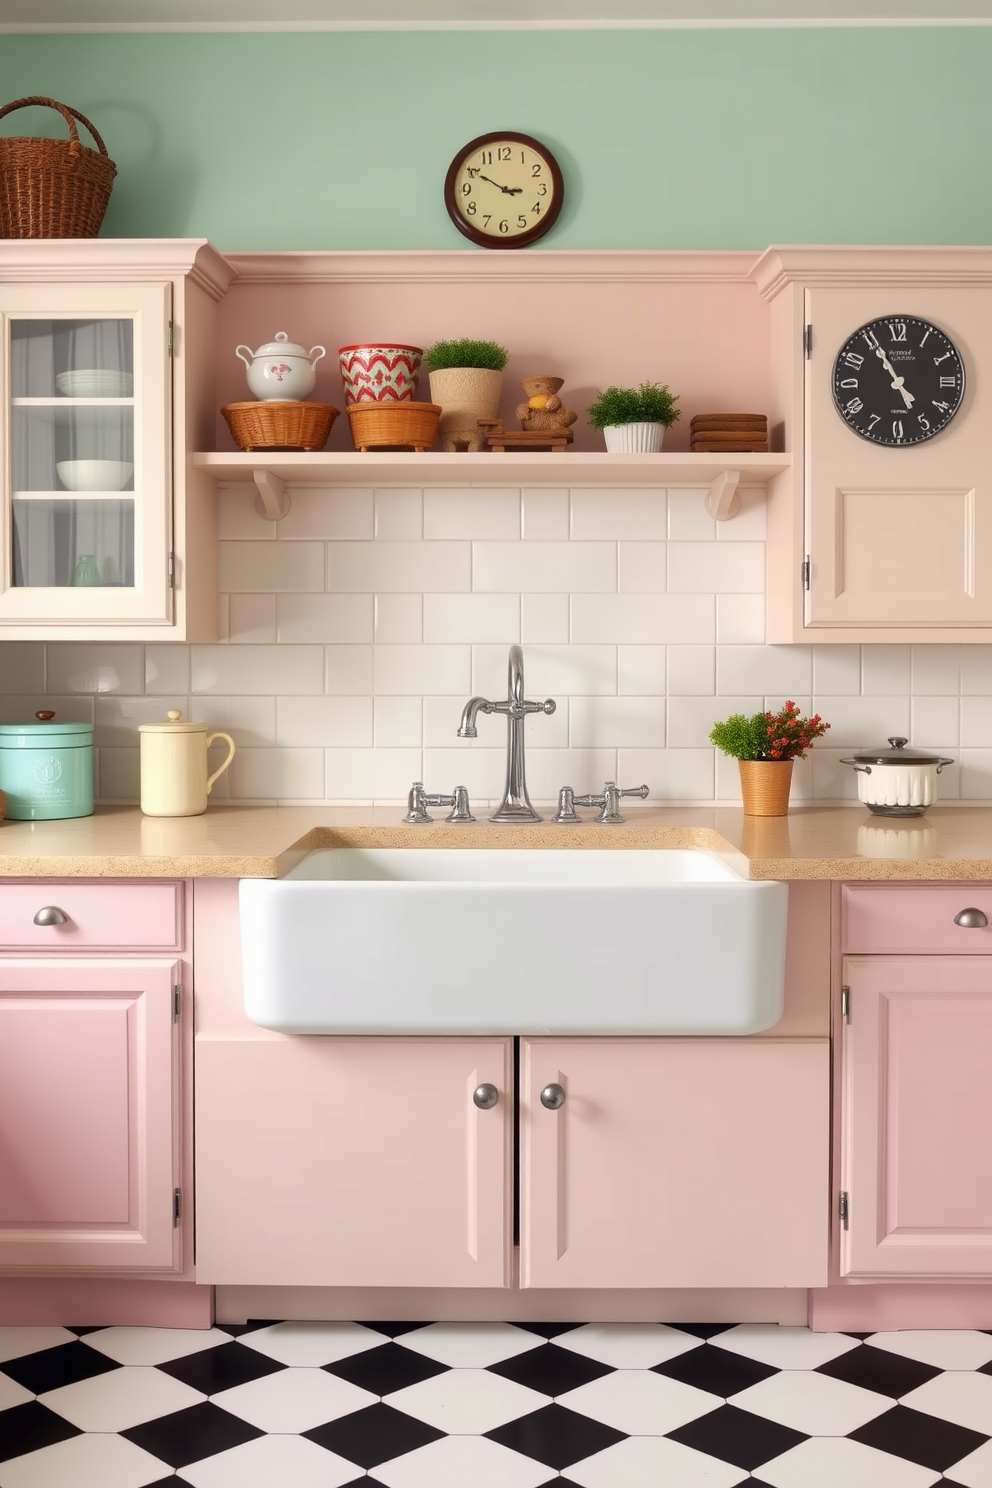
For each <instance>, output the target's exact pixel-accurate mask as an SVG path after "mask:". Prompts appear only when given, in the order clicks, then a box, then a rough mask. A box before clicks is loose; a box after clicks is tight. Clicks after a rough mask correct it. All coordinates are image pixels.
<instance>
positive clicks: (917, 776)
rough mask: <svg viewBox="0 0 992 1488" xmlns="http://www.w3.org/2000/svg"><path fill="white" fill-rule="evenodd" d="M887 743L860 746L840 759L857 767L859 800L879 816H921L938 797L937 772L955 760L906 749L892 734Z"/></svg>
mask: <svg viewBox="0 0 992 1488" xmlns="http://www.w3.org/2000/svg"><path fill="white" fill-rule="evenodd" d="M888 742H889V747H888V748H887V749H886V748H884V747H883V748H881V749H861V750H859V751H858V752H857V754H853V755H850V756H849V757H848V758H847V759H842V760H841V764H842V765H853V766H854V768H855V769H856V770H857V771H858V800H859V801H863V802H864V804H865V805H866V806H867V807H868V810H869V811H874V812H876V813H877V815H879V816H922V814H923V812H924V811H926V809H927V807H928V806H932V805H933V803H934V801H936V799H937V776H938V775H939V774H940V772H941V770H942V769H943V768H944V766H945V765H953V763H954V761H953V760H952V759H948V758H946V757H945V756H943V755H939V754H930V753H929V752H928V751H927V750H925V749H907V748H906V745H907V744H908V743H909V740H908V739H903V738H901V737H900V736H899V735H895V736H894V737H893V738H891V739H890V740H889V741H888Z"/></svg>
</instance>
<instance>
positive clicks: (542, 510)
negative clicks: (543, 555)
mask: <svg viewBox="0 0 992 1488" xmlns="http://www.w3.org/2000/svg"><path fill="white" fill-rule="evenodd" d="M520 496H521V535H522V536H523V537H524V539H525V540H526V541H527V542H565V541H566V540H567V538H568V530H569V520H568V490H567V489H561V490H557V489H555V488H554V487H551V486H525V487H524V489H523V491H522V492H521V493H520Z"/></svg>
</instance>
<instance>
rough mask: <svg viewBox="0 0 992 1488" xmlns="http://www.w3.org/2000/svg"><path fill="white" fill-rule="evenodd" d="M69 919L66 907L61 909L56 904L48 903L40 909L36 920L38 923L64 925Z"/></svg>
mask: <svg viewBox="0 0 992 1488" xmlns="http://www.w3.org/2000/svg"><path fill="white" fill-rule="evenodd" d="M68 919H69V916H68V915H67V914H66V912H65V910H64V909H59V908H58V906H57V905H55V904H46V905H45V907H44V909H39V911H38V913H37V914H36V915H35V917H34V922H35V924H36V925H64V924H66V923H67V921H68Z"/></svg>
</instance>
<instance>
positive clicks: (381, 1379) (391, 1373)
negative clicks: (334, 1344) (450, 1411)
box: [322, 1343, 448, 1460]
mask: <svg viewBox="0 0 992 1488" xmlns="http://www.w3.org/2000/svg"><path fill="white" fill-rule="evenodd" d="M322 1367H323V1368H324V1369H325V1370H326V1371H327V1373H328V1374H334V1375H336V1376H337V1378H338V1379H343V1380H347V1381H348V1383H349V1385H358V1387H359V1388H360V1389H362V1390H370V1391H371V1392H372V1394H373V1395H391V1394H392V1393H393V1391H394V1390H405V1389H406V1387H407V1385H419V1384H420V1381H421V1380H426V1379H433V1377H434V1375H435V1374H445V1373H447V1370H448V1365H447V1364H439V1363H438V1362H437V1360H436V1359H428V1358H427V1356H426V1354H418V1353H417V1352H416V1350H415V1349H408V1348H403V1347H402V1345H401V1344H398V1343H381V1344H380V1345H379V1347H378V1348H370V1349H366V1350H365V1352H364V1353H361V1354H349V1355H348V1357H347V1359H336V1360H335V1362H334V1363H333V1364H324V1365H323V1366H322ZM395 1455H396V1454H395V1452H394V1453H393V1456H395ZM380 1460H385V1459H380Z"/></svg>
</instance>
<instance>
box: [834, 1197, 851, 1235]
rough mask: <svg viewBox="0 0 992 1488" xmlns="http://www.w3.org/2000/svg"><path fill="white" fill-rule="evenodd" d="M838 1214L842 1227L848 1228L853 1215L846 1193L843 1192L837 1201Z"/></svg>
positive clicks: (843, 1228)
mask: <svg viewBox="0 0 992 1488" xmlns="http://www.w3.org/2000/svg"><path fill="white" fill-rule="evenodd" d="M837 1214H838V1217H839V1219H840V1227H841V1229H842V1230H846V1229H847V1227H848V1222H849V1220H850V1217H851V1206H850V1203H849V1202H848V1197H847V1194H846V1193H842V1194H841V1196H840V1198H839V1199H838V1201H837Z"/></svg>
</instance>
